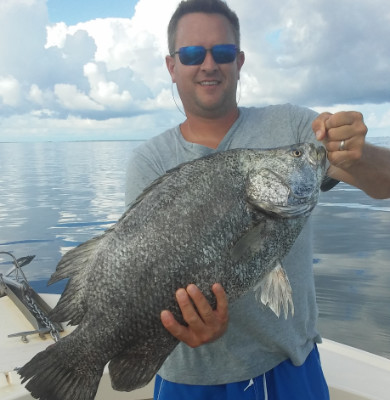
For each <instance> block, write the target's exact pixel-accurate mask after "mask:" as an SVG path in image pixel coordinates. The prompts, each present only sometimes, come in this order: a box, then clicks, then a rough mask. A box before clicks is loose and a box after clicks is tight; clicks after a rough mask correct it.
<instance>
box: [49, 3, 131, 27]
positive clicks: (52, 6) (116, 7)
mask: <svg viewBox="0 0 390 400" xmlns="http://www.w3.org/2000/svg"><path fill="white" fill-rule="evenodd" d="M137 3H138V0H113V1H107V0H93V1H88V0H47V8H48V12H49V20H50V22H52V23H54V22H65V23H66V24H67V25H74V24H77V23H78V22H86V21H90V20H91V19H96V18H131V17H132V16H133V15H134V7H135V5H136V4H137Z"/></svg>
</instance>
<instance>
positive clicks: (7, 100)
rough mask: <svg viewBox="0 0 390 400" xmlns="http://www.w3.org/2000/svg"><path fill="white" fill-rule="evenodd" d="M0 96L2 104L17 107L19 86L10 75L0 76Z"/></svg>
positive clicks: (19, 97) (19, 92) (19, 95)
mask: <svg viewBox="0 0 390 400" xmlns="http://www.w3.org/2000/svg"><path fill="white" fill-rule="evenodd" d="M0 98H1V99H2V102H3V104H5V105H7V106H11V107H17V106H18V105H19V104H20V100H21V88H20V84H19V82H18V81H17V80H16V79H15V78H14V77H12V76H7V77H1V76H0Z"/></svg>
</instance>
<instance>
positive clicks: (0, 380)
mask: <svg viewBox="0 0 390 400" xmlns="http://www.w3.org/2000/svg"><path fill="white" fill-rule="evenodd" d="M43 297H44V300H45V301H46V302H47V303H48V304H49V305H51V306H54V305H55V303H56V301H57V300H58V297H59V296H58V295H44V296H43ZM71 329H72V328H66V332H65V333H64V334H68V333H69V332H70V331H71ZM31 330H32V326H31V325H30V323H29V322H28V321H27V320H26V319H25V317H24V316H23V314H22V313H21V312H20V311H19V309H18V308H17V307H16V306H15V305H14V304H13V302H12V301H11V300H10V299H9V298H8V297H2V298H0V354H1V357H0V399H1V400H31V399H32V397H31V396H30V395H29V393H28V392H27V391H26V390H25V389H24V387H23V386H22V385H21V384H20V379H19V375H18V374H17V373H16V371H15V370H14V369H15V368H17V367H21V366H22V365H24V364H25V363H26V362H27V361H28V360H30V358H31V357H32V356H33V355H34V354H36V353H37V352H39V351H41V350H43V349H45V348H46V347H47V346H48V345H49V344H51V339H47V340H42V339H41V338H40V337H39V336H38V335H31V336H28V340H29V341H28V343H23V342H22V341H21V338H20V337H13V338H8V335H9V334H13V333H16V332H25V331H31ZM319 349H320V353H321V359H322V365H323V369H324V373H325V376H326V379H327V382H328V385H329V387H330V392H331V399H332V400H389V399H390V360H388V359H386V358H383V357H379V356H376V355H373V354H370V353H367V352H364V351H362V350H357V349H355V348H352V347H349V346H345V345H342V344H339V343H336V342H332V341H329V340H324V343H323V344H321V345H320V346H319ZM152 397H153V382H152V383H151V384H149V385H148V386H147V387H145V388H143V389H140V390H136V391H133V392H130V393H127V392H117V391H114V390H113V389H112V388H111V385H110V380H109V377H108V374H107V370H106V371H105V374H104V376H103V378H102V380H101V383H100V386H99V390H98V394H97V396H96V400H107V399H110V400H145V399H151V398H152Z"/></svg>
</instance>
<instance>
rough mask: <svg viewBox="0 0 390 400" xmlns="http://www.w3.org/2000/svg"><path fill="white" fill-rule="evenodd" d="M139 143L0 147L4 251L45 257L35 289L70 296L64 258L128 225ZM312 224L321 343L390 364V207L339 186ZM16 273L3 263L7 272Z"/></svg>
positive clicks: (37, 265)
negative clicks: (132, 162)
mask: <svg viewBox="0 0 390 400" xmlns="http://www.w3.org/2000/svg"><path fill="white" fill-rule="evenodd" d="M375 142H377V143H378V144H381V145H384V146H387V147H390V138H382V139H381V140H380V141H379V140H376V141H375ZM137 144H138V143H136V142H71V143H29V144H26V143H0V251H11V252H13V253H14V255H15V256H16V257H21V256H24V255H29V254H35V255H36V258H35V260H34V261H33V262H32V263H31V264H30V265H29V266H27V267H26V268H25V273H26V275H27V277H28V278H29V279H30V281H31V282H32V284H33V286H34V288H35V289H37V290H39V291H51V292H53V291H54V292H58V293H59V292H61V291H62V289H63V283H61V282H60V283H58V284H55V285H53V287H50V288H47V287H46V281H47V279H48V278H49V276H50V275H51V274H52V273H53V272H54V270H55V266H56V264H57V262H58V261H59V259H60V258H61V256H62V255H63V254H64V253H65V252H66V251H67V250H69V249H70V248H72V247H74V246H76V245H78V244H79V243H81V242H84V241H86V240H88V239H89V238H91V237H92V236H95V235H97V234H100V233H102V232H103V231H104V230H105V229H107V228H108V227H109V226H110V225H111V224H112V223H114V222H115V221H116V220H117V219H118V218H119V217H120V215H121V214H122V212H123V211H124V178H125V167H126V161H127V159H128V157H129V154H130V153H131V151H132V149H133V148H134V147H135V146H136V145H137ZM313 218H314V222H315V230H314V252H315V255H314V260H313V262H314V270H315V277H316V285H317V297H318V304H319V309H320V331H321V333H322V335H323V336H324V337H327V338H329V339H333V340H336V341H340V342H343V343H347V344H349V345H352V346H355V347H358V348H361V349H364V350H367V351H370V352H374V353H376V354H380V355H383V356H386V357H388V358H390V311H389V310H390V249H389V247H390V246H389V232H390V200H381V201H379V200H373V199H371V198H370V197H368V196H366V195H365V194H364V193H362V192H361V191H359V190H356V189H354V188H352V187H350V186H348V185H345V184H339V185H338V186H337V187H336V188H335V189H333V190H332V191H330V192H328V193H324V194H323V195H322V197H321V200H320V203H319V205H318V206H317V208H316V210H315V212H314V216H313ZM9 267H10V265H9V263H8V259H7V258H5V257H2V256H0V271H1V272H5V271H7V270H8V268H9Z"/></svg>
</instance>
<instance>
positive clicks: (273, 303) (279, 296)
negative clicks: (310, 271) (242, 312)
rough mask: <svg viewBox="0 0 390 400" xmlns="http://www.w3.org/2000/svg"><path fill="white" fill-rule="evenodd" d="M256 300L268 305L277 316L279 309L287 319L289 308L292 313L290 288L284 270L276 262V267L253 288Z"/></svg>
mask: <svg viewBox="0 0 390 400" xmlns="http://www.w3.org/2000/svg"><path fill="white" fill-rule="evenodd" d="M254 290H255V297H256V300H257V301H259V302H261V303H263V304H264V305H265V306H268V307H269V308H270V309H271V310H272V311H273V312H274V313H275V314H276V315H277V317H278V318H279V316H280V314H281V311H283V312H284V317H285V319H287V317H288V312H289V309H290V310H291V315H292V316H293V315H294V303H293V300H292V289H291V285H290V281H289V280H288V277H287V274H286V271H285V270H284V268H283V267H282V265H281V264H280V263H279V262H278V263H277V265H276V267H275V268H274V269H273V270H272V271H271V272H270V273H269V274H267V275H266V276H265V277H264V278H263V279H262V280H261V281H260V282H259V283H258V284H257V285H256V287H255V288H254Z"/></svg>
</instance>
